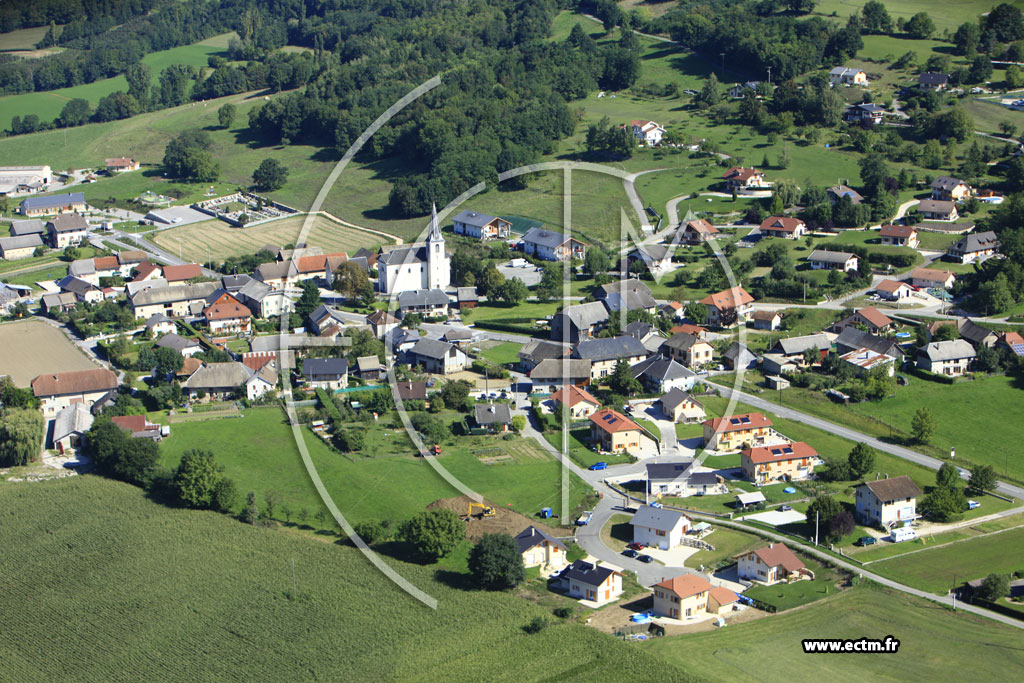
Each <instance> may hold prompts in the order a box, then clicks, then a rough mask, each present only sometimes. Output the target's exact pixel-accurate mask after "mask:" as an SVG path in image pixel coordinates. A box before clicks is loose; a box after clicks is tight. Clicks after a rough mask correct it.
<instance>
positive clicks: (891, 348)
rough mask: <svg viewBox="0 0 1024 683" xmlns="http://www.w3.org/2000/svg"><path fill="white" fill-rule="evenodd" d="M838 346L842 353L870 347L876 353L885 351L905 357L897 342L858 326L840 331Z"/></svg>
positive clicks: (837, 340)
mask: <svg viewBox="0 0 1024 683" xmlns="http://www.w3.org/2000/svg"><path fill="white" fill-rule="evenodd" d="M836 348H837V350H838V351H839V353H841V354H842V353H846V352H848V351H855V350H856V349H870V350H871V351H874V352H875V353H884V354H886V355H887V356H892V357H893V358H902V357H903V352H902V351H901V350H900V347H899V344H898V343H897V342H895V341H893V340H892V339H886V338H885V337H879V336H877V335H874V334H871V333H870V332H864V331H863V330H859V329H857V328H856V327H847V328H846V329H845V330H843V331H842V332H840V333H839V336H838V337H836Z"/></svg>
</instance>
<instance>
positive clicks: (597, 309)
mask: <svg viewBox="0 0 1024 683" xmlns="http://www.w3.org/2000/svg"><path fill="white" fill-rule="evenodd" d="M556 315H557V316H559V317H563V318H568V319H569V320H570V321H572V323H573V324H574V325H575V326H576V327H577V328H580V329H585V328H589V327H591V326H592V325H596V324H598V323H603V322H605V321H606V320H608V309H607V308H605V305H604V304H603V303H601V302H600V301H591V302H590V303H586V304H576V305H575V306H566V307H565V308H563V309H562V310H561V311H559V312H558V313H557V314H556Z"/></svg>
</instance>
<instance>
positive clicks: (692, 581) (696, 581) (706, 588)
mask: <svg viewBox="0 0 1024 683" xmlns="http://www.w3.org/2000/svg"><path fill="white" fill-rule="evenodd" d="M656 585H657V586H658V588H664V589H665V590H667V591H668V592H670V593H673V594H674V595H675V596H676V597H678V598H679V599H680V600H683V599H685V598H689V597H691V596H693V595H698V594H700V593H709V592H710V591H711V582H710V581H708V580H707V579H705V578H704V577H703V576H697V575H696V574H681V575H679V576H675V577H673V578H671V579H665V580H664V581H662V582H660V583H658V584H656Z"/></svg>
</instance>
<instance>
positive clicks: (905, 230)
mask: <svg viewBox="0 0 1024 683" xmlns="http://www.w3.org/2000/svg"><path fill="white" fill-rule="evenodd" d="M878 236H879V237H881V238H882V244H888V245H891V246H896V247H910V248H911V249H914V248H916V247H917V228H915V227H914V226H913V225H883V226H882V229H881V230H880V231H879V233H878Z"/></svg>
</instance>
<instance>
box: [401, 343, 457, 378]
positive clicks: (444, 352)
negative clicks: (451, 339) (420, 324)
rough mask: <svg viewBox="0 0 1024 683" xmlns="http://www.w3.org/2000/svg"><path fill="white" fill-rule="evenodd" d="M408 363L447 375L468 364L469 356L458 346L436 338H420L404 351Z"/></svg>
mask: <svg viewBox="0 0 1024 683" xmlns="http://www.w3.org/2000/svg"><path fill="white" fill-rule="evenodd" d="M406 356H407V357H408V359H409V364H410V365H422V366H423V369H424V370H425V371H426V372H432V373H436V374H439V375H448V374H451V373H453V372H461V371H462V370H465V369H466V367H467V366H468V365H469V356H467V355H466V352H465V351H463V350H462V349H460V348H459V347H457V346H455V345H453V344H448V343H447V342H443V341H439V340H437V339H427V338H426V337H423V338H421V339H420V340H419V341H417V342H416V343H415V344H414V345H413V347H412V348H411V349H409V350H408V351H407V352H406Z"/></svg>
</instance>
